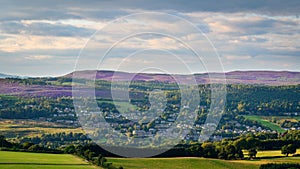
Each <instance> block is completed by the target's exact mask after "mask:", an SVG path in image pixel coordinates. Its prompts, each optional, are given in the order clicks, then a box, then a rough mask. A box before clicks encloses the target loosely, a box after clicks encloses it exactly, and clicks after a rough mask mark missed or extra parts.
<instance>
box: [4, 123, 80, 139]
mask: <svg viewBox="0 0 300 169" xmlns="http://www.w3.org/2000/svg"><path fill="white" fill-rule="evenodd" d="M61 132H65V133H70V132H72V133H83V130H82V129H81V128H66V127H60V126H59V125H57V124H55V123H50V122H40V121H34V120H3V119H2V120H0V135H3V136H5V137H6V138H9V139H10V138H15V137H35V136H41V135H42V134H54V133H61Z"/></svg>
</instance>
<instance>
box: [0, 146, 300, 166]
mask: <svg viewBox="0 0 300 169" xmlns="http://www.w3.org/2000/svg"><path fill="white" fill-rule="evenodd" d="M278 153H279V151H264V152H259V153H258V156H259V157H267V156H277V155H279V154H278ZM297 153H300V150H298V151H297ZM0 157H1V158H0V168H1V169H14V168H18V169H34V168H39V169H40V168H41V169H52V168H55V169H68V168H70V169H71V168H72V169H92V168H100V167H96V166H92V165H90V164H89V163H87V162H86V161H84V160H82V159H81V158H79V157H76V156H73V155H69V154H45V153H26V152H9V151H0ZM108 162H112V163H113V164H114V166H123V167H124V168H125V169H168V168H172V169H258V168H259V166H260V165H261V164H267V163H300V157H283V158H272V159H255V160H219V159H207V158H194V157H187V158H108Z"/></svg>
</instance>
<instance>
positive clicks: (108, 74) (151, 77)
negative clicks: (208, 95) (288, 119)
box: [64, 70, 300, 85]
mask: <svg viewBox="0 0 300 169" xmlns="http://www.w3.org/2000/svg"><path fill="white" fill-rule="evenodd" d="M73 74H74V73H70V74H68V75H66V76H64V77H67V78H72V77H73ZM95 75H96V79H97V80H107V81H111V80H114V81H125V80H127V79H130V78H131V77H134V78H133V80H136V81H160V82H176V81H175V79H180V80H182V81H187V82H188V81H191V79H192V78H193V76H192V75H178V74H174V75H168V74H149V73H139V74H133V73H128V72H113V71H97V73H95V71H92V70H89V71H80V72H76V77H78V78H84V79H93V78H94V77H95ZM210 75H213V78H212V77H209V75H208V74H207V73H202V74H194V78H195V79H196V81H197V82H198V83H199V84H205V83H217V82H219V81H220V78H221V77H222V75H224V74H222V73H211V74H210ZM218 77H220V78H218ZM225 77H226V81H227V83H229V84H262V85H295V84H300V72H288V71H234V72H227V73H225Z"/></svg>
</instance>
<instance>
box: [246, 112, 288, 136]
mask: <svg viewBox="0 0 300 169" xmlns="http://www.w3.org/2000/svg"><path fill="white" fill-rule="evenodd" d="M244 117H245V118H246V119H248V120H253V121H257V122H258V123H259V124H260V125H262V126H264V127H267V128H270V129H271V130H274V131H277V132H280V133H283V132H285V130H284V129H283V128H281V127H280V126H278V125H277V124H275V123H272V122H270V121H269V120H267V119H265V118H262V116H244Z"/></svg>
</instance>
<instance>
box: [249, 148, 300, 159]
mask: <svg viewBox="0 0 300 169" xmlns="http://www.w3.org/2000/svg"><path fill="white" fill-rule="evenodd" d="M295 154H300V149H297V152H296V153H295ZM244 156H245V157H248V152H247V151H244ZM274 156H276V157H279V156H282V157H285V155H283V154H281V150H268V151H258V152H257V154H256V157H274Z"/></svg>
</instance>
